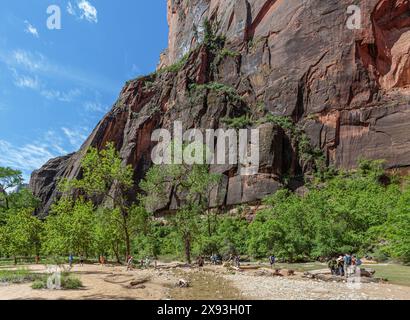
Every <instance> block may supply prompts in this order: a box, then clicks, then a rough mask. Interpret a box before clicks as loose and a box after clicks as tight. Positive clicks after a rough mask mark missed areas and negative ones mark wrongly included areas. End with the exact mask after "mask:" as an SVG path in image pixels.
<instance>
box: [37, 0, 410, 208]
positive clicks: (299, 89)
mask: <svg viewBox="0 0 410 320" xmlns="http://www.w3.org/2000/svg"><path fill="white" fill-rule="evenodd" d="M351 5H357V6H358V8H360V16H361V19H360V20H361V21H360V22H361V26H360V28H358V29H349V28H348V27H347V24H346V21H347V20H348V19H349V17H350V15H351V14H349V13H348V12H347V8H348V7H349V6H351ZM205 21H211V24H212V25H213V28H214V30H213V32H215V34H216V35H219V38H218V39H219V40H221V39H223V46H221V47H219V48H217V49H215V48H214V47H213V46H209V44H208V45H206V44H205V43H204V42H205V39H206V37H207V32H209V30H206V28H205V27H204V26H205V23H204V22H205ZM168 22H169V46H168V49H167V50H166V51H165V52H164V53H163V54H162V55H161V58H160V63H159V67H158V70H157V71H156V72H155V73H153V74H151V75H148V76H145V77H141V78H138V79H135V80H131V81H129V82H127V84H126V85H125V86H124V88H123V89H122V91H121V93H120V96H119V99H118V101H117V102H116V103H115V105H114V106H113V108H112V110H111V111H110V112H109V113H108V114H107V115H106V116H105V117H104V118H103V119H102V120H101V122H100V123H99V124H98V125H97V127H96V128H95V129H94V131H93V133H92V134H91V136H90V137H89V138H88V139H87V141H86V142H85V143H84V145H83V146H82V148H81V149H80V150H79V151H78V152H77V153H75V154H72V155H69V156H66V157H61V158H57V159H53V160H50V161H49V162H48V163H47V164H46V165H45V166H44V167H43V168H41V169H39V170H37V171H35V172H34V173H33V174H32V178H31V182H30V186H31V188H32V190H33V191H34V193H35V195H37V196H38V197H40V199H41V200H42V202H43V207H42V209H41V214H46V213H47V211H48V209H49V206H50V203H51V201H52V199H53V198H54V197H55V196H56V195H57V191H56V181H57V180H58V179H59V178H61V177H68V178H74V177H78V176H79V175H80V174H81V170H80V162H81V158H82V156H83V155H84V152H85V151H86V149H87V148H88V147H89V146H94V147H97V148H102V147H103V146H104V145H105V144H106V143H107V142H110V141H113V142H114V143H115V145H116V148H117V149H118V150H119V152H120V155H121V157H122V159H123V160H124V162H125V163H127V164H131V165H132V166H133V168H134V179H135V185H136V186H137V185H138V182H139V181H140V179H142V178H143V177H144V175H145V173H146V171H147V170H148V169H149V168H150V166H151V165H152V163H151V151H152V148H153V147H154V143H153V142H151V133H152V132H153V131H154V130H155V129H158V128H168V129H170V130H171V131H172V127H173V122H174V121H182V123H183V126H184V129H190V128H203V129H217V128H226V127H227V124H226V121H224V119H227V118H235V117H241V116H245V115H246V116H247V117H249V119H252V121H253V123H252V126H253V127H258V128H259V129H260V132H261V134H260V159H261V165H260V169H259V173H258V174H256V175H254V176H241V175H239V174H238V169H239V168H238V166H237V165H227V166H211V170H212V171H214V172H220V173H222V174H223V179H222V181H221V184H220V185H219V187H218V188H217V190H214V192H213V196H212V197H211V205H212V206H234V205H237V204H241V203H257V202H258V201H260V200H261V199H262V198H263V197H264V196H266V195H268V194H271V193H274V192H275V191H276V190H278V188H280V187H281V186H282V184H283V181H284V178H285V177H293V178H294V179H293V182H292V183H293V185H294V187H295V188H297V187H298V186H300V184H299V180H298V179H296V177H299V178H300V177H301V176H303V175H304V174H306V173H307V172H308V170H309V166H306V163H304V162H303V161H302V159H301V156H300V154H298V152H297V150H296V149H297V148H296V146H295V144H294V143H293V142H292V138H291V137H290V136H289V134H288V132H287V131H286V130H285V129H284V128H283V127H281V126H280V125H278V124H277V123H272V122H263V121H259V120H261V119H264V117H266V116H267V115H271V116H280V117H284V116H286V117H289V118H291V119H292V121H293V123H294V125H295V126H298V128H301V129H302V130H303V132H304V133H305V134H306V136H307V137H308V138H309V141H310V144H311V146H312V148H316V149H320V150H321V151H322V152H323V154H324V155H325V159H326V164H327V165H334V166H336V167H340V168H346V169H350V168H354V167H355V165H356V164H357V160H358V159H359V158H368V159H385V160H386V165H387V166H388V167H389V168H403V167H409V166H410V129H409V128H410V1H409V0H363V1H353V0H329V1H321V0H292V1H285V0H236V1H231V0H189V1H188V0H168ZM208 36H209V35H208ZM233 93H234V94H233ZM233 95H234V97H233ZM135 192H137V187H136V188H135ZM172 209H175V208H174V207H173V201H172V196H170V201H169V203H167V204H163V210H172Z"/></svg>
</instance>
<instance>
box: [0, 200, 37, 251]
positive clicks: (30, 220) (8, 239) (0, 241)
mask: <svg viewBox="0 0 410 320" xmlns="http://www.w3.org/2000/svg"><path fill="white" fill-rule="evenodd" d="M32 213H33V210H32V209H30V208H29V209H19V210H9V212H8V214H7V217H6V219H5V224H4V225H3V226H0V248H1V250H0V251H1V252H2V253H3V254H7V255H10V256H13V257H16V256H20V255H21V256H30V255H32V254H37V253H38V252H39V249H40V238H39V234H40V232H41V229H42V224H41V222H40V220H38V219H37V218H36V217H34V216H33V214H32Z"/></svg>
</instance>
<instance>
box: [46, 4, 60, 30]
mask: <svg viewBox="0 0 410 320" xmlns="http://www.w3.org/2000/svg"><path fill="white" fill-rule="evenodd" d="M47 15H49V16H48V18H47V28H48V29H49V30H61V8H60V7H59V6H58V5H55V4H53V5H50V6H48V7H47Z"/></svg>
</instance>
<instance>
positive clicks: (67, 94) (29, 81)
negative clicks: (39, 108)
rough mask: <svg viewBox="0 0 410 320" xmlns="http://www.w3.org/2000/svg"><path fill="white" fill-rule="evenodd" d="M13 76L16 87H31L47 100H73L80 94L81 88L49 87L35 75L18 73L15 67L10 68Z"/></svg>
mask: <svg viewBox="0 0 410 320" xmlns="http://www.w3.org/2000/svg"><path fill="white" fill-rule="evenodd" d="M10 70H11V72H12V73H13V77H14V85H15V86H16V87H18V88H23V89H31V90H34V91H37V92H38V93H39V94H40V95H41V96H43V97H44V98H46V99H48V100H56V101H60V102H73V101H74V100H75V99H76V98H78V97H80V96H81V90H80V89H78V88H76V89H71V90H68V91H62V90H54V89H50V88H48V87H47V85H45V84H44V83H42V82H41V81H40V80H39V79H38V77H37V76H30V75H25V74H20V73H19V72H18V71H17V70H16V69H14V68H10Z"/></svg>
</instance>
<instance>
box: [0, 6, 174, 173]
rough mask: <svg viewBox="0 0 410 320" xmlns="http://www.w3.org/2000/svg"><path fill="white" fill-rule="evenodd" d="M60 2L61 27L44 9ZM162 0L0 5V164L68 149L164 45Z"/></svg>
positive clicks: (27, 162) (33, 163) (35, 164)
mask: <svg viewBox="0 0 410 320" xmlns="http://www.w3.org/2000/svg"><path fill="white" fill-rule="evenodd" d="M50 5H57V6H59V8H60V9H61V30H49V29H48V28H47V19H48V17H49V16H50V15H48V14H47V8H48V7H49V6H50ZM167 37H168V26H167V20H166V0H151V1H140V0H115V1H114V0H88V1H87V0H71V1H64V0H50V1H47V0H36V1H28V0H7V1H3V2H2V9H1V11H0V166H8V167H12V168H15V169H19V170H22V171H23V173H24V177H25V178H26V179H28V178H29V175H30V173H31V171H33V170H34V169H37V168H39V167H41V165H43V164H44V163H45V162H46V161H47V160H48V159H50V158H52V157H56V156H59V155H63V154H67V153H70V152H73V151H76V150H77V149H78V148H79V147H80V146H81V144H82V143H83V142H84V140H85V138H86V137H87V136H88V134H89V133H90V132H91V131H92V130H93V128H94V127H95V125H96V124H97V123H98V121H99V120H101V118H102V117H103V116H104V114H105V113H106V112H107V111H109V110H110V108H111V106H112V104H113V103H114V102H115V100H116V99H117V97H118V94H119V92H120V90H121V88H122V86H123V85H124V83H125V82H126V81H127V80H129V79H132V78H135V77H137V76H138V75H141V74H147V73H150V72H152V71H153V70H154V69H155V67H156V64H157V62H158V60H159V55H160V53H161V51H162V50H164V49H165V48H166V47H167Z"/></svg>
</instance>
